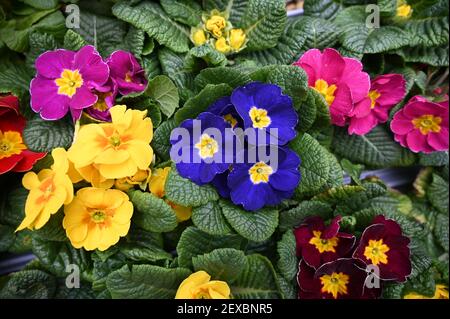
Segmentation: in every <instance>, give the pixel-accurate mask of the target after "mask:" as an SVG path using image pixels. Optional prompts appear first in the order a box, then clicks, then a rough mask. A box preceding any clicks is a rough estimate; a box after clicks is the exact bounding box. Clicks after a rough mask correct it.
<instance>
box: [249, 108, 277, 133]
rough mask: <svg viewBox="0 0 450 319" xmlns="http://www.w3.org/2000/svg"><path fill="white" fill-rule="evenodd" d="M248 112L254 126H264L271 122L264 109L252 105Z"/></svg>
mask: <svg viewBox="0 0 450 319" xmlns="http://www.w3.org/2000/svg"><path fill="white" fill-rule="evenodd" d="M248 114H249V115H250V119H251V120H252V122H253V127H254V128H265V127H268V126H269V125H270V123H271V122H272V120H271V119H270V117H269V116H268V115H267V110H265V109H258V108H257V107H256V106H253V107H252V108H251V109H250V111H249V112H248Z"/></svg>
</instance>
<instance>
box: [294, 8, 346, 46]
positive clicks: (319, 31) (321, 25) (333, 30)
mask: <svg viewBox="0 0 450 319" xmlns="http://www.w3.org/2000/svg"><path fill="white" fill-rule="evenodd" d="M299 20H300V22H299V24H300V25H299V27H300V28H301V30H303V33H304V34H305V35H306V40H305V43H304V47H303V50H304V51H306V50H308V49H313V48H317V49H325V48H328V47H333V46H334V45H335V44H336V42H337V40H338V35H339V28H338V27H337V26H336V25H335V24H334V23H333V22H331V21H328V20H325V19H321V18H315V17H307V16H305V17H301V18H299Z"/></svg>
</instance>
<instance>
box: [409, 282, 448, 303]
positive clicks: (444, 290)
mask: <svg viewBox="0 0 450 319" xmlns="http://www.w3.org/2000/svg"><path fill="white" fill-rule="evenodd" d="M403 299H448V287H447V286H445V285H441V284H437V285H436V288H435V291H434V295H433V296H432V297H427V296H424V295H421V294H419V293H417V292H410V293H408V294H406V295H404V296H403Z"/></svg>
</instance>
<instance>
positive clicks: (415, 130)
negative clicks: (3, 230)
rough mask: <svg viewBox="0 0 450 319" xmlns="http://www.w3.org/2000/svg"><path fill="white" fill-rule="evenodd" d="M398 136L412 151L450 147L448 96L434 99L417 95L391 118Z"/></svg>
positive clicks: (402, 143) (444, 149)
mask: <svg viewBox="0 0 450 319" xmlns="http://www.w3.org/2000/svg"><path fill="white" fill-rule="evenodd" d="M391 130H392V132H394V139H395V140H396V141H397V142H399V143H400V144H401V145H402V146H403V147H407V148H409V149H410V150H411V151H413V152H415V153H417V152H423V153H432V152H435V151H447V150H448V139H449V137H448V133H449V132H448V97H447V98H446V100H445V101H442V102H431V101H429V100H427V99H426V98H424V97H422V96H414V97H413V98H411V100H409V102H408V103H407V104H406V105H405V106H404V107H403V108H402V109H401V110H400V111H398V112H397V113H395V115H394V118H393V119H392V122H391Z"/></svg>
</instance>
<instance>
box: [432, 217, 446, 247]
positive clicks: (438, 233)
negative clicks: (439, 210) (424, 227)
mask: <svg viewBox="0 0 450 319" xmlns="http://www.w3.org/2000/svg"><path fill="white" fill-rule="evenodd" d="M448 229H449V226H448V215H444V214H439V215H437V216H436V223H435V226H434V229H433V233H434V237H435V238H436V241H437V242H438V243H439V244H440V245H441V246H442V248H444V249H445V251H446V252H447V253H448V236H449V235H448V232H449V231H448Z"/></svg>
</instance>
